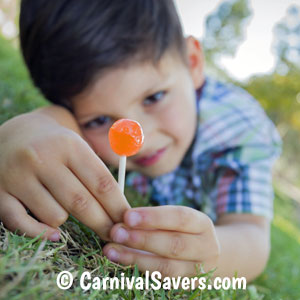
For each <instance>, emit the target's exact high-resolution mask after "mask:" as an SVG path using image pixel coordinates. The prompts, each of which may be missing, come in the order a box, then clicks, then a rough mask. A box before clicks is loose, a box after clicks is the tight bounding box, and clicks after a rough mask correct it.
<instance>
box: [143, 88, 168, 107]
mask: <svg viewBox="0 0 300 300" xmlns="http://www.w3.org/2000/svg"><path fill="white" fill-rule="evenodd" d="M165 94H166V92H165V91H161V92H158V93H155V94H153V95H151V96H149V97H147V98H146V99H145V100H144V105H145V106H150V105H152V104H155V103H156V102H159V101H161V100H162V98H163V97H164V96H165Z"/></svg>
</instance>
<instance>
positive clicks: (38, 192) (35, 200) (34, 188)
mask: <svg viewBox="0 0 300 300" xmlns="http://www.w3.org/2000/svg"><path fill="white" fill-rule="evenodd" d="M17 182H18V184H17V185H16V186H15V187H14V189H13V190H12V191H11V190H9V189H8V190H7V192H8V193H10V194H11V195H12V196H14V197H15V198H16V199H21V200H22V203H23V204H24V205H25V206H26V207H27V208H29V209H30V211H31V212H32V213H33V214H34V216H35V217H36V218H37V219H38V220H40V221H41V222H43V223H45V224H47V225H49V226H51V227H53V228H57V227H59V226H60V225H62V224H63V223H65V221H66V220H67V219H68V216H69V214H68V213H67V212H66V210H65V209H64V208H63V207H62V206H61V205H60V204H59V203H58V202H57V201H56V200H55V199H54V198H53V197H52V195H51V194H50V193H49V191H48V190H47V189H46V188H45V187H44V186H43V184H42V183H41V182H39V181H38V180H37V178H35V177H33V176H30V175H28V176H26V179H24V180H18V181H17ZM25 190H26V193H24V191H25Z"/></svg>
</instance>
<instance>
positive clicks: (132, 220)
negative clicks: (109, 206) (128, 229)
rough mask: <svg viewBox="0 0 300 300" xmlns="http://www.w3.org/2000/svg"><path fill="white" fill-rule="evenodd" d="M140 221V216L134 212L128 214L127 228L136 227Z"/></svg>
mask: <svg viewBox="0 0 300 300" xmlns="http://www.w3.org/2000/svg"><path fill="white" fill-rule="evenodd" d="M141 221H142V218H141V215H140V214H139V213H137V212H135V211H133V212H131V213H129V217H128V223H129V226H136V225H137V224H139V223H140V222H141Z"/></svg>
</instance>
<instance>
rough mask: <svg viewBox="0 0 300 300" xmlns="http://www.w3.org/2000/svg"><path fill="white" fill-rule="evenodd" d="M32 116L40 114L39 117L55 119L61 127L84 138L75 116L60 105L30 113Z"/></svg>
mask: <svg viewBox="0 0 300 300" xmlns="http://www.w3.org/2000/svg"><path fill="white" fill-rule="evenodd" d="M30 114H38V115H44V116H47V117H50V118H52V119H54V120H55V121H56V122H57V123H58V124H60V125H61V126H63V127H66V128H68V129H70V130H72V131H74V132H76V133H78V134H79V135H80V136H81V137H83V136H82V132H81V130H80V127H79V126H78V123H77V121H76V119H75V118H74V116H73V115H72V113H71V112H70V111H68V110H67V109H66V108H64V107H62V106H59V105H50V106H45V107H41V108H38V109H36V110H34V111H32V112H30Z"/></svg>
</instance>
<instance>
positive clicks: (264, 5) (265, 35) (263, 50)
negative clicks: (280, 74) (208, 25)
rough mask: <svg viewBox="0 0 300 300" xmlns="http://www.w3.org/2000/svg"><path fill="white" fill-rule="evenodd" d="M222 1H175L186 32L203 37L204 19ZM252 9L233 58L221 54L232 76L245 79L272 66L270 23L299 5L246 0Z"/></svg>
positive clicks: (295, 1) (299, 2) (293, 1)
mask: <svg viewBox="0 0 300 300" xmlns="http://www.w3.org/2000/svg"><path fill="white" fill-rule="evenodd" d="M222 2H223V0H175V3H176V5H177V8H178V12H179V15H180V17H181V20H182V23H183V29H184V32H185V34H187V35H188V34H191V35H194V36H195V37H197V38H202V36H203V34H204V29H205V18H206V16H207V15H208V14H210V13H211V12H212V11H214V10H215V9H216V8H217V7H218V5H219V4H220V3H222ZM249 3H250V5H251V9H252V11H253V15H252V18H251V20H250V22H249V24H248V26H247V29H246V35H245V41H244V42H243V43H242V44H241V45H240V47H239V49H238V51H237V54H236V56H235V57H234V58H231V57H224V58H223V59H222V61H221V63H222V65H223V66H224V67H225V68H226V69H227V71H228V72H229V73H230V74H231V75H232V76H233V77H235V78H237V79H240V80H244V79H247V78H248V77H249V76H251V75H253V74H257V73H266V72H269V71H271V70H272V68H273V67H274V62H275V58H274V55H273V54H272V52H271V46H272V42H273V31H272V30H273V26H274V25H275V24H276V23H277V22H278V21H280V20H281V19H282V18H283V17H284V16H285V15H286V11H287V8H288V7H289V6H290V5H292V4H296V5H300V0H249Z"/></svg>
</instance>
